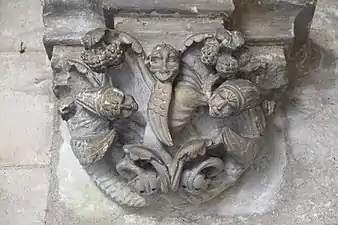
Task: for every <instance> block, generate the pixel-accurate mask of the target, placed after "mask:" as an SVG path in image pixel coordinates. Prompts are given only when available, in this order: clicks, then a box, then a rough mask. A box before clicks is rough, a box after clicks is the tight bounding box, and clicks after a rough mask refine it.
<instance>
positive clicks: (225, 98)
mask: <svg viewBox="0 0 338 225" xmlns="http://www.w3.org/2000/svg"><path fill="white" fill-rule="evenodd" d="M259 103H260V93H259V90H258V88H257V87H256V86H255V85H254V84H252V83H251V82H250V81H248V80H244V79H237V80H229V81H226V82H224V83H223V84H221V86H219V87H218V88H217V89H216V90H215V91H214V93H213V95H212V96H211V98H210V99H209V113H210V115H211V116H212V117H216V118H220V117H228V116H233V115H237V114H239V113H241V112H242V111H243V110H246V109H249V108H253V107H256V106H257V105H258V104H259Z"/></svg>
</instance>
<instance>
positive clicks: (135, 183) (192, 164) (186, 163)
mask: <svg viewBox="0 0 338 225" xmlns="http://www.w3.org/2000/svg"><path fill="white" fill-rule="evenodd" d="M83 45H84V51H83V53H82V54H81V59H68V58H62V59H57V60H53V65H52V66H53V68H54V72H55V76H54V92H55V94H56V95H57V97H59V99H60V107H59V112H60V114H61V116H62V118H63V119H64V120H66V121H67V123H68V127H69V130H70V133H71V137H72V138H71V146H72V149H73V152H74V154H75V156H76V157H77V158H78V160H79V162H80V163H81V164H82V165H83V167H84V168H85V169H86V170H87V172H88V174H89V175H90V176H91V177H92V178H93V180H94V182H95V183H96V184H97V185H98V186H99V188H100V189H101V190H102V191H103V192H104V193H106V194H107V195H108V196H109V197H110V198H112V200H114V201H115V202H117V203H119V204H121V205H123V206H130V207H143V206H147V205H149V204H151V203H152V201H153V200H156V199H157V198H158V197H160V196H162V195H173V194H174V196H176V197H177V198H179V199H181V200H182V201H183V202H185V201H188V202H193V203H203V202H206V201H209V200H211V199H213V198H215V197H216V196H218V195H220V194H221V193H222V192H223V191H224V190H226V189H228V188H230V187H231V186H233V185H234V184H235V183H236V181H237V180H238V179H239V177H240V176H241V174H242V173H243V172H244V171H245V170H247V169H248V167H249V166H250V165H251V163H252V161H253V159H254V158H255V157H256V155H257V153H258V152H259V150H260V148H261V141H262V136H263V135H262V134H263V132H264V129H265V127H266V121H265V120H266V116H268V115H267V114H265V110H264V109H265V108H264V106H265V105H266V102H267V101H266V99H263V98H262V95H261V93H260V83H259V81H260V80H261V79H260V78H261V77H263V78H264V76H265V74H264V72H260V73H259V72H257V71H264V70H260V68H264V64H259V65H254V64H252V62H251V54H250V51H249V49H248V48H247V47H246V46H245V37H244V36H243V35H242V34H241V33H240V32H238V31H228V30H225V29H219V30H217V31H216V32H215V33H210V34H209V33H204V34H196V35H194V36H192V37H190V38H189V39H188V40H187V41H186V42H185V43H184V44H183V46H182V48H181V49H175V48H174V47H172V46H170V45H168V44H159V45H156V46H154V48H153V50H152V52H151V54H150V55H149V56H146V55H145V53H144V51H143V49H142V46H141V44H140V43H139V42H138V41H137V40H136V39H135V38H133V37H132V36H130V35H129V34H127V33H123V32H119V31H116V30H109V29H95V30H93V31H90V32H88V33H87V34H86V35H85V37H84V38H83ZM70 71H73V72H72V73H70ZM74 71H75V72H74ZM270 113H271V110H270ZM270 113H269V114H270ZM107 168H109V169H107Z"/></svg>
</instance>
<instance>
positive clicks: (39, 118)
mask: <svg viewBox="0 0 338 225" xmlns="http://www.w3.org/2000/svg"><path fill="white" fill-rule="evenodd" d="M0 60H1V64H0V69H1V71H2V73H1V76H0V102H1V110H0V136H1V140H6V141H1V142H0V165H27V164H39V165H41V164H48V163H49V159H50V153H49V151H50V148H51V143H52V135H53V103H52V101H51V99H50V97H51V95H50V89H49V87H50V84H51V69H49V66H48V61H47V59H46V56H45V54H44V53H25V54H22V55H20V53H2V54H0Z"/></svg>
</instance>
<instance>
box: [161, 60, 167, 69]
mask: <svg viewBox="0 0 338 225" xmlns="http://www.w3.org/2000/svg"><path fill="white" fill-rule="evenodd" d="M162 70H163V71H166V70H167V64H166V63H165V62H163V64H162Z"/></svg>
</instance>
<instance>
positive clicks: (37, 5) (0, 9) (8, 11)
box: [0, 0, 44, 52]
mask: <svg viewBox="0 0 338 225" xmlns="http://www.w3.org/2000/svg"><path fill="white" fill-rule="evenodd" d="M41 12H42V7H41V1H39V0H27V1H20V0H13V1H1V2H0V21H1V22H0V41H1V46H0V51H15V52H19V50H20V43H21V42H23V43H24V46H26V48H27V51H36V50H43V49H44V47H43V44H42V35H43V30H44V27H43V23H42V17H41Z"/></svg>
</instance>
